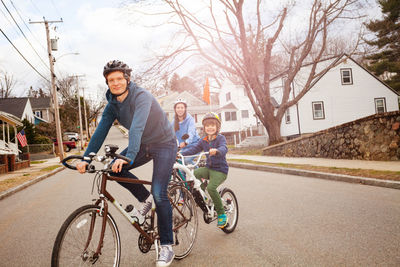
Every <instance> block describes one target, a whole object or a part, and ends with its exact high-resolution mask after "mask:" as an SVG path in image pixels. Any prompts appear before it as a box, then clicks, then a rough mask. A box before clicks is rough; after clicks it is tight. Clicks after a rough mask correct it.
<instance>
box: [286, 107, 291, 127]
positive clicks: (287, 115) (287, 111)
mask: <svg viewBox="0 0 400 267" xmlns="http://www.w3.org/2000/svg"><path fill="white" fill-rule="evenodd" d="M285 119H286V124H290V123H291V121H290V109H287V110H286V112H285Z"/></svg>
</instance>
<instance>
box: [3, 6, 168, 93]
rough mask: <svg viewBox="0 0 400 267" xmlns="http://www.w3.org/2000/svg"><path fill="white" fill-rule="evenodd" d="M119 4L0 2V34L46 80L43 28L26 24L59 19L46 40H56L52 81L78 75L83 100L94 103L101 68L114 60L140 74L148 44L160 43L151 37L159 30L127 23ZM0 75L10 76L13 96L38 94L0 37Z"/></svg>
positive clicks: (36, 82)
mask: <svg viewBox="0 0 400 267" xmlns="http://www.w3.org/2000/svg"><path fill="white" fill-rule="evenodd" d="M121 2H122V1H113V0H90V1H77V0H72V1H71V0H62V1H60V0H39V1H38V0H11V1H10V0H2V1H1V2H0V29H1V30H2V31H3V32H4V33H5V34H6V35H7V37H8V38H9V39H10V40H11V42H12V43H13V44H14V45H15V46H16V47H17V48H18V50H19V51H20V52H21V53H22V54H23V55H24V57H25V58H26V59H27V60H28V61H29V62H30V63H31V65H33V66H34V67H35V69H37V71H38V72H39V73H40V74H42V75H43V76H44V77H46V78H47V79H50V71H49V69H48V67H47V66H48V65H49V58H48V55H47V43H46V31H45V26H44V23H34V24H33V23H29V22H30V21H31V22H38V21H42V22H43V20H44V18H45V19H46V20H48V21H60V20H61V18H62V21H63V22H62V23H51V24H50V36H51V38H57V39H58V40H57V44H58V51H53V52H52V53H53V56H54V58H55V59H56V62H55V74H56V76H57V77H62V76H67V75H82V77H80V81H79V82H80V84H81V85H82V86H84V87H85V95H86V94H87V96H88V97H90V98H92V99H96V98H97V97H98V96H97V95H98V93H99V91H101V90H99V88H98V85H101V86H103V87H105V83H104V78H103V76H102V70H103V67H104V65H105V63H107V62H108V61H110V60H112V59H120V60H122V61H124V62H126V63H127V64H128V65H129V66H130V67H131V68H133V70H135V69H138V68H143V67H144V66H143V65H144V64H148V63H144V62H146V60H148V59H149V58H150V57H151V55H152V53H151V50H150V49H151V47H152V44H153V43H156V40H158V41H160V38H161V39H162V38H163V37H162V36H161V34H159V33H158V32H157V31H158V30H159V29H158V30H153V29H149V28H146V27H144V26H143V24H142V23H137V19H139V18H132V16H130V17H129V19H128V18H127V17H128V15H127V13H126V10H125V9H124V8H122V4H121ZM3 3H4V4H5V5H6V6H7V8H8V10H9V11H10V12H11V14H12V15H13V17H14V19H15V20H16V21H17V24H18V25H19V27H20V28H21V29H22V31H23V32H24V35H25V36H26V37H27V38H26V39H28V40H29V42H28V41H27V40H26V39H25V37H24V35H23V34H22V33H21V32H20V30H19V29H18V26H16V24H15V23H14V21H13V19H12V18H11V16H10V15H9V13H8V11H7V9H6V8H5V7H4V4H3ZM14 7H15V8H14ZM137 16H139V15H137ZM21 18H22V19H21ZM166 40H167V39H166ZM29 43H30V44H29ZM31 46H33V47H34V49H32V47H31ZM35 51H36V52H35ZM76 53H79V54H78V55H76ZM0 69H1V70H3V71H7V73H9V74H12V75H13V77H14V78H15V79H16V80H17V84H16V86H15V88H14V95H15V96H26V94H27V91H28V90H29V87H30V86H31V85H32V86H33V87H34V88H38V87H40V86H41V85H42V84H43V78H42V77H41V76H40V75H39V74H37V72H36V71H35V70H33V69H32V68H31V67H30V66H29V64H28V63H26V61H25V60H24V59H23V58H22V57H21V56H20V55H19V53H18V52H17V51H16V50H15V49H14V48H13V46H12V45H11V44H10V42H8V41H7V39H6V37H5V36H4V35H2V34H0ZM102 93H103V92H101V94H102Z"/></svg>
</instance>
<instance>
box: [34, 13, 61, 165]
mask: <svg viewBox="0 0 400 267" xmlns="http://www.w3.org/2000/svg"><path fill="white" fill-rule="evenodd" d="M59 22H63V21H62V20H58V21H54V20H53V21H48V20H46V19H45V18H44V17H43V21H30V22H29V23H32V24H33V23H44V26H45V28H46V37H47V52H48V54H49V63H50V75H51V91H52V93H53V102H54V116H55V123H56V132H57V143H58V150H59V153H60V162H61V161H62V160H63V159H64V147H63V140H62V134H61V124H60V113H59V110H58V98H57V90H56V82H55V78H56V75H55V74H54V60H53V55H52V54H51V43H50V31H49V23H59Z"/></svg>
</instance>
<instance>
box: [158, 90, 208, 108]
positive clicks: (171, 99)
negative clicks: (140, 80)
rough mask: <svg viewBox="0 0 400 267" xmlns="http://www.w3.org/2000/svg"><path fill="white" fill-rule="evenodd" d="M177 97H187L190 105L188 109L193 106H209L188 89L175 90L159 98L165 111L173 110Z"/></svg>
mask: <svg viewBox="0 0 400 267" xmlns="http://www.w3.org/2000/svg"><path fill="white" fill-rule="evenodd" d="M177 99H185V100H186V103H187V105H188V110H189V109H190V108H191V107H200V106H205V107H208V105H207V104H206V103H205V102H204V101H202V100H200V99H199V98H197V97H196V96H194V95H193V94H191V93H189V92H187V91H184V92H182V93H178V92H173V93H172V94H169V95H166V96H163V97H159V98H157V100H158V102H159V103H160V105H161V107H162V108H163V109H164V110H165V111H173V110H174V104H175V101H176V100H177Z"/></svg>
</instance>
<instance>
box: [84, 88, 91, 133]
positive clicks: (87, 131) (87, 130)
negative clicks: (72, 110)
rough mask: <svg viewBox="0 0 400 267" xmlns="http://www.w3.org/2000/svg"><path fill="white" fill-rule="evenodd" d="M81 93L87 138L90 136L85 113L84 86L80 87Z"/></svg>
mask: <svg viewBox="0 0 400 267" xmlns="http://www.w3.org/2000/svg"><path fill="white" fill-rule="evenodd" d="M82 95H83V110H84V111H85V126H86V136H87V138H88V139H89V138H90V132H89V127H88V120H87V115H86V101H85V87H82Z"/></svg>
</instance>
